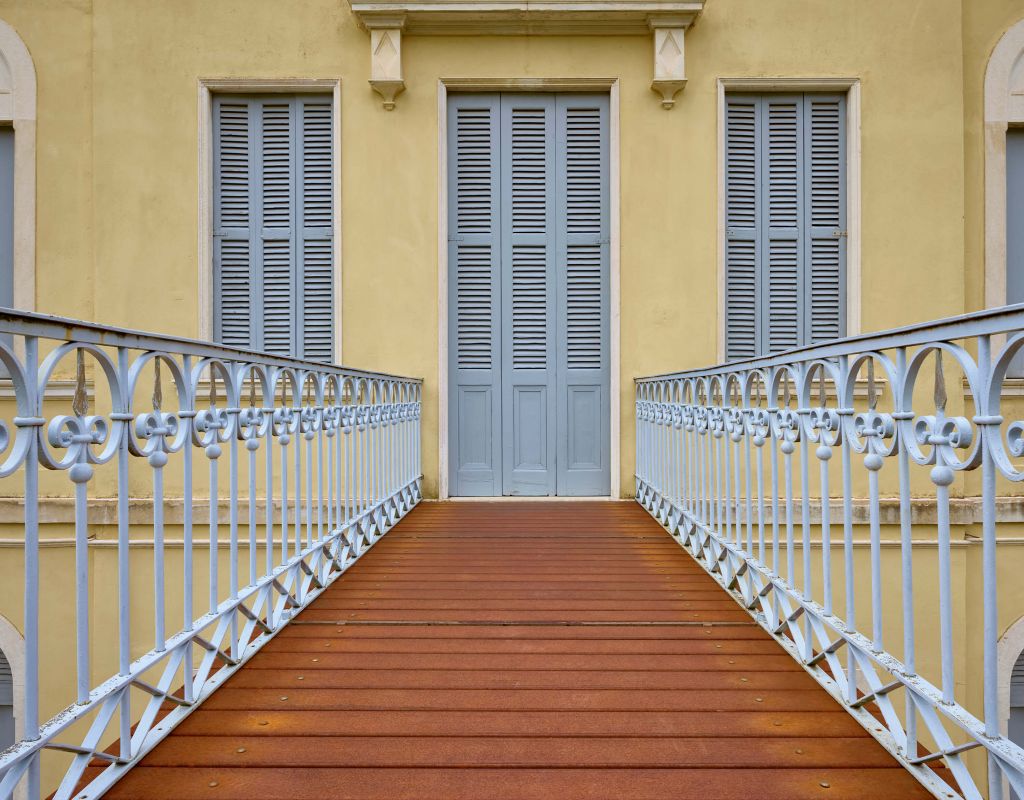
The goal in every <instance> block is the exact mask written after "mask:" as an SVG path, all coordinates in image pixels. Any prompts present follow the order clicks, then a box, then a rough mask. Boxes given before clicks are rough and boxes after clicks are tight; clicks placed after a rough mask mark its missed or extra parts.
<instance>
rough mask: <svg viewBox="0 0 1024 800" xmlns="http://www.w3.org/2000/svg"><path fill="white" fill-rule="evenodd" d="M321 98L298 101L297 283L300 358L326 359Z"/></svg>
mask: <svg viewBox="0 0 1024 800" xmlns="http://www.w3.org/2000/svg"><path fill="white" fill-rule="evenodd" d="M331 109H332V106H331V103H330V101H329V100H328V99H326V98H307V99H302V100H300V108H299V111H300V114H299V115H298V117H299V119H300V122H301V126H302V141H301V146H302V158H301V165H302V170H301V173H300V175H299V192H300V199H301V203H300V205H301V213H302V220H301V223H302V224H301V231H300V235H301V236H302V238H303V242H302V244H301V248H302V250H301V252H302V261H301V264H299V271H298V279H297V280H298V286H299V287H300V293H301V298H302V308H301V310H300V313H301V316H302V325H301V331H300V334H301V339H300V340H299V341H298V342H297V346H298V345H301V352H302V355H303V357H304V358H309V359H313V360H316V361H330V360H331V359H332V357H333V354H334V244H333V241H332V239H333V233H334V229H333V224H334V191H333V185H334V183H333V155H332V154H333V151H334V144H333V138H334V131H333V119H332V111H331Z"/></svg>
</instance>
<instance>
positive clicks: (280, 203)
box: [260, 100, 295, 228]
mask: <svg viewBox="0 0 1024 800" xmlns="http://www.w3.org/2000/svg"><path fill="white" fill-rule="evenodd" d="M262 106H263V118H262V128H261V132H260V148H261V150H260V155H261V162H262V166H261V170H260V172H261V176H262V178H263V181H262V198H263V204H262V205H263V214H262V218H263V227H264V228H288V227H290V226H291V225H292V224H293V218H294V214H295V210H294V208H295V207H294V169H295V164H294V158H295V137H294V134H293V132H292V104H291V103H289V102H287V100H285V101H274V102H265V103H263V104H262Z"/></svg>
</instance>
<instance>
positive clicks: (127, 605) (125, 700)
mask: <svg viewBox="0 0 1024 800" xmlns="http://www.w3.org/2000/svg"><path fill="white" fill-rule="evenodd" d="M157 364H159V359H157ZM157 369H159V367H157ZM117 374H118V379H119V380H120V382H121V397H120V398H117V400H118V401H119V408H116V409H115V413H114V414H111V415H110V416H111V419H112V420H114V419H117V418H120V419H121V421H122V422H123V423H124V424H123V425H122V429H121V440H120V442H119V443H118V447H117V633H118V637H117V671H118V674H119V675H120V676H122V677H126V676H127V675H128V673H129V671H130V670H131V663H132V643H131V571H130V565H131V553H130V552H129V546H130V529H129V527H128V504H129V498H130V496H131V495H130V492H129V486H128V461H129V455H130V454H129V452H128V437H129V435H130V433H131V432H130V431H129V429H128V426H129V425H130V424H131V416H132V415H131V401H132V398H131V397H130V395H129V391H130V390H129V388H128V374H129V369H128V349H127V348H125V347H118V348H117ZM118 739H119V741H120V744H119V746H120V753H121V758H131V752H132V707H131V693H130V692H125V693H124V694H123V695H122V696H121V703H120V708H119V709H118Z"/></svg>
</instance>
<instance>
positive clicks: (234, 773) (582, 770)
mask: <svg viewBox="0 0 1024 800" xmlns="http://www.w3.org/2000/svg"><path fill="white" fill-rule="evenodd" d="M613 796H622V797H629V798H631V800H661V798H672V800H687V799H688V798H694V799H695V800H698V799H699V800H729V799H730V798H737V799H738V798H743V800H748V798H750V797H757V798H759V800H761V799H762V798H764V800H801V799H802V798H815V800H819V799H821V798H828V799H829V800H836V798H851V799H852V798H857V800H860V798H865V797H870V798H873V800H874V799H876V798H877V800H889V798H892V800H896V798H899V800H904V799H905V798H909V799H911V800H913V799H914V798H919V797H929V796H930V795H929V794H928V793H927V792H926V791H925V790H924V789H923V788H922V787H921V786H920V785H919V784H917V783H916V781H914V779H913V778H912V777H911V776H910V775H909V773H907V772H906V771H905V770H903V769H902V768H900V767H899V766H898V765H897V763H896V761H895V760H894V759H893V758H892V757H891V756H889V755H888V754H887V753H886V752H885V751H884V750H883V749H882V748H881V747H880V746H879V745H878V744H877V743H876V742H874V740H872V739H871V738H870V737H869V736H868V735H867V733H866V732H865V731H864V730H863V729H862V728H861V727H860V726H859V725H858V724H857V722H856V721H855V720H854V719H853V718H852V717H850V716H849V715H848V714H847V713H846V712H845V711H843V710H842V709H841V708H840V706H838V705H837V704H836V703H835V702H834V701H833V700H832V698H831V697H830V696H829V695H828V694H827V693H826V692H825V691H824V690H823V689H822V688H821V687H820V686H818V684H817V683H815V682H814V681H813V680H812V679H811V678H810V677H809V676H808V675H807V674H806V672H805V671H804V670H803V669H802V668H801V667H800V665H799V664H797V663H796V662H795V661H794V660H793V659H792V658H791V657H790V656H789V655H788V654H787V653H785V652H784V651H783V650H782V648H781V647H779V645H778V644H777V643H776V642H775V641H773V640H772V639H771V637H769V636H768V635H767V634H766V633H765V632H764V631H763V630H762V629H761V628H760V627H759V626H757V625H756V624H755V623H754V622H753V620H752V619H751V617H750V615H749V614H748V613H747V612H746V611H745V610H743V609H742V608H740V607H739V606H738V605H737V604H736V603H735V602H734V601H733V600H732V599H731V598H730V597H729V596H728V595H727V594H725V593H724V592H723V591H722V590H721V588H720V587H719V586H718V585H717V584H716V583H715V582H714V581H713V580H712V579H711V578H710V577H709V576H708V575H707V574H706V573H705V572H704V571H703V569H701V568H700V567H699V566H698V565H697V564H696V563H694V562H693V561H692V560H691V559H690V558H689V557H688V556H687V555H686V554H685V553H684V552H683V551H682V550H681V549H680V548H679V547H678V546H677V545H676V544H675V543H673V542H671V541H670V540H668V539H667V537H666V536H665V534H664V532H663V531H661V530H660V528H659V526H658V525H657V523H655V522H654V521H653V520H652V519H651V518H650V517H649V516H648V515H647V514H646V513H645V512H644V511H643V510H642V509H641V508H640V507H639V506H637V505H636V504H632V503H609V502H572V503H568V502H565V503H563V502H556V503H521V502H516V503H461V502H460V503H447V504H441V503H426V504H423V505H421V506H420V507H419V508H417V509H416V510H415V511H414V512H413V513H412V514H410V515H409V516H408V517H407V518H406V519H405V520H403V522H401V523H400V524H399V525H398V526H397V527H396V528H395V530H393V531H391V532H390V533H389V534H388V535H387V536H386V537H385V538H384V539H383V540H382V541H381V542H380V543H379V544H378V545H376V546H375V547H374V548H373V549H372V550H371V551H370V552H369V553H367V554H366V555H365V556H364V557H363V558H361V559H360V560H359V562H358V563H357V564H356V565H354V566H353V567H352V569H351V570H350V571H349V572H348V573H346V574H345V575H344V576H343V577H342V578H341V579H339V580H338V581H336V582H335V583H334V584H333V585H332V586H331V587H329V588H328V589H327V591H325V592H324V593H323V594H322V595H321V596H320V597H319V598H318V599H317V600H316V602H314V603H313V604H312V606H311V607H310V608H309V609H307V610H306V611H304V612H303V613H302V614H300V615H299V617H298V618H297V620H296V621H295V622H293V623H292V624H291V625H289V626H288V627H286V628H285V629H284V630H283V631H281V632H280V633H279V634H278V635H277V636H276V637H275V638H274V640H272V641H271V642H270V643H269V644H268V645H267V646H266V647H265V648H264V649H263V650H262V651H261V652H260V653H258V654H257V655H256V656H255V657H254V658H253V659H252V660H251V661H250V662H249V663H248V664H247V665H246V667H245V668H243V669H242V670H240V671H239V672H238V673H237V674H236V675H235V676H233V677H232V678H231V680H229V681H228V682H227V684H226V685H225V686H224V687H223V688H221V689H219V690H218V691H217V692H215V693H214V694H213V696H212V697H211V698H210V699H209V700H207V701H206V702H205V703H204V704H203V705H202V706H201V707H200V708H199V709H198V710H197V711H196V712H195V713H193V714H192V715H191V716H190V717H189V718H188V719H186V720H185V721H184V722H183V723H182V725H180V726H179V727H178V728H177V729H176V731H175V732H174V733H173V734H171V736H170V737H168V739H167V740H165V741H164V742H163V743H161V744H160V745H159V746H158V747H157V748H155V749H154V750H153V752H152V753H150V755H149V756H147V758H146V759H145V760H144V761H143V763H142V764H141V765H140V766H139V767H136V768H135V769H134V770H132V771H131V772H130V773H129V774H128V776H127V777H126V778H124V779H123V780H122V781H121V782H119V783H118V784H117V785H116V786H115V787H114V788H113V789H112V790H111V791H110V792H109V793H108V795H107V797H110V798H121V799H127V798H146V799H147V800H162V798H168V800H169V799H170V798H173V799H174V800H190V799H191V798H217V799H218V800H228V799H230V798H239V800H261V798H277V797H288V798H294V799H295V800H303V798H306V797H309V798H310V799H311V800H312V798H316V800H321V798H351V800H374V799H375V798H382V799H383V798H388V800H403V798H416V799H417V800H421V798H444V799H445V800H533V799H534V798H536V799H537V800H540V798H543V800H549V798H556V797H557V798H559V800H563V799H564V800H591V799H593V800H596V799H597V798H601V800H606V798H608V797H613Z"/></svg>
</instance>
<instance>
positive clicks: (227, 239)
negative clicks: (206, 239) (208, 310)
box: [213, 97, 258, 347]
mask: <svg viewBox="0 0 1024 800" xmlns="http://www.w3.org/2000/svg"><path fill="white" fill-rule="evenodd" d="M213 116H214V119H213V122H214V141H213V146H214V154H213V158H214V185H213V227H214V235H213V271H214V333H213V335H214V338H215V339H216V340H217V341H218V342H223V343H224V344H228V345H233V346H235V347H255V346H256V342H255V337H254V335H253V332H254V329H255V324H254V311H255V310H256V309H257V308H258V303H257V299H256V296H255V295H256V288H255V282H254V280H253V277H254V276H253V269H252V267H253V261H254V259H253V257H252V251H251V245H252V241H253V238H254V236H253V232H254V230H255V227H256V226H255V225H254V224H253V209H254V207H255V203H254V202H253V201H254V198H253V190H254V188H255V184H256V179H255V176H254V174H253V165H254V162H255V160H256V156H255V147H254V140H255V137H254V135H253V129H254V122H255V118H254V115H253V113H252V102H251V101H250V100H247V99H245V98H229V97H217V98H216V99H215V100H214V112H213Z"/></svg>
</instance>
